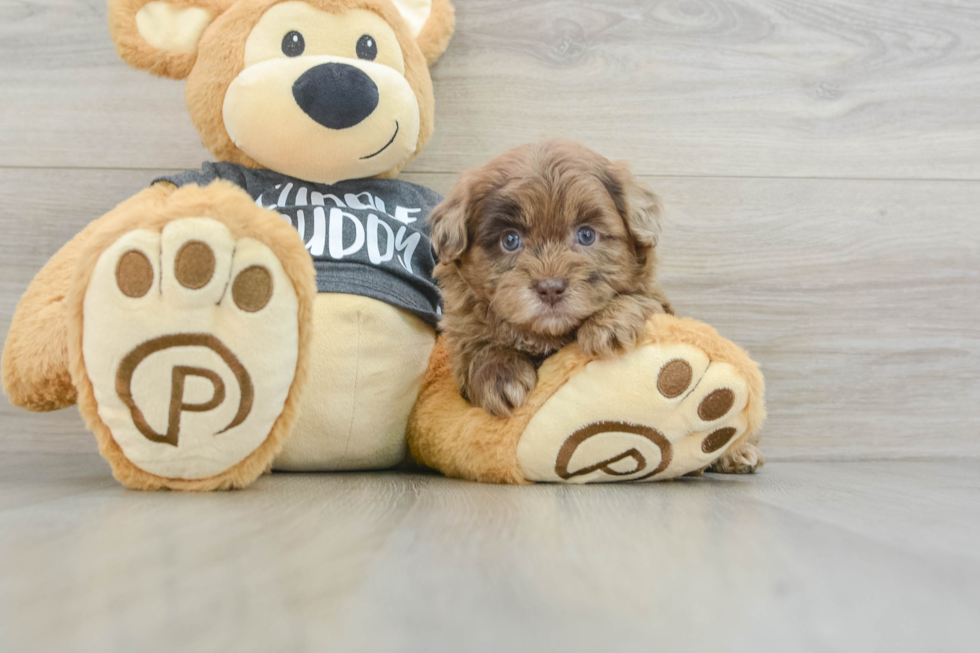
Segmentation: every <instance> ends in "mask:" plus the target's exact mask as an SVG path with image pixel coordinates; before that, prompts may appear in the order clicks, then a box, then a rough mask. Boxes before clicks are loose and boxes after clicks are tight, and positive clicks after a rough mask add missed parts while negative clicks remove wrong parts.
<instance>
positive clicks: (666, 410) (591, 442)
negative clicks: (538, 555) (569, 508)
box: [517, 342, 761, 483]
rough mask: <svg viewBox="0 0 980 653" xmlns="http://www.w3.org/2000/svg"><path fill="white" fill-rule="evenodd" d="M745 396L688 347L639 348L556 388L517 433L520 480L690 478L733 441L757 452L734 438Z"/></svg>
mask: <svg viewBox="0 0 980 653" xmlns="http://www.w3.org/2000/svg"><path fill="white" fill-rule="evenodd" d="M749 396H750V388H749V384H748V383H747V379H746V377H745V375H744V374H743V373H742V371H740V370H739V369H738V368H737V367H736V366H734V365H732V364H730V363H728V362H723V361H719V360H712V359H711V358H710V357H709V356H708V354H706V353H705V351H704V350H703V349H701V348H699V347H697V346H695V345H693V344H687V343H677V342H675V343H662V344H661V343H658V344H648V345H645V346H641V347H640V348H638V349H636V350H635V351H633V352H632V353H630V354H626V355H624V356H622V357H620V358H616V359H611V360H596V361H592V362H591V363H589V364H588V365H587V366H585V368H584V369H582V370H581V371H580V372H578V373H577V374H576V375H574V376H573V377H572V378H571V379H569V381H568V382H567V383H566V384H564V385H563V386H562V387H561V388H560V389H558V391H557V392H555V394H554V395H552V396H551V397H550V398H549V399H548V401H547V402H546V403H545V404H544V405H543V406H542V407H541V409H540V410H539V411H538V412H537V413H536V414H535V415H534V416H533V417H532V418H531V420H530V422H529V423H528V425H527V428H526V429H525V430H524V432H523V434H522V435H521V439H520V442H519V444H518V447H517V458H518V463H519V465H520V468H521V470H522V471H523V473H524V476H525V477H526V478H527V479H529V480H533V481H550V482H562V483H594V482H610V481H653V480H663V479H668V478H674V477H678V476H683V475H686V474H690V473H692V472H694V473H697V472H698V471H699V470H703V469H704V468H706V467H709V466H710V465H711V464H712V463H714V462H715V461H716V460H718V459H719V458H720V457H722V456H723V455H724V454H725V453H726V452H727V451H728V450H729V449H730V448H731V447H732V446H733V445H735V444H736V443H738V444H739V446H742V447H744V446H751V447H753V448H754V450H755V451H758V449H757V448H755V445H754V444H752V445H749V444H748V442H744V440H745V438H743V436H750V435H754V434H752V433H747V429H748V427H749V422H750V420H749V416H748V415H747V411H746V408H747V405H748V403H749ZM733 451H734V449H733ZM760 459H761V457H760ZM742 468H743V469H744V470H745V471H749V470H748V469H747V466H744V465H743V466H742Z"/></svg>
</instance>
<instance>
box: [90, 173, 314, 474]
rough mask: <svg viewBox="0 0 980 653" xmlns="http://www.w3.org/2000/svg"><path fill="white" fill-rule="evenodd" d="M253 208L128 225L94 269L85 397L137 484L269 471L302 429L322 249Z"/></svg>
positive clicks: (103, 444) (120, 464)
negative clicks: (301, 381)
mask: <svg viewBox="0 0 980 653" xmlns="http://www.w3.org/2000/svg"><path fill="white" fill-rule="evenodd" d="M193 190H194V192H196V193H198V194H200V193H202V192H203V191H202V190H200V189H193ZM246 200H247V197H246ZM239 207H240V208H241V209H242V210H244V211H245V212H246V213H247V214H251V215H246V217H245V218H244V219H241V218H238V219H233V220H228V219H221V218H220V217H218V219H215V218H212V217H206V218H201V217H191V218H176V219H171V220H165V221H164V224H160V225H156V226H157V228H153V227H151V228H139V229H135V230H132V231H128V232H125V233H122V235H120V236H119V237H118V238H116V239H115V240H114V242H111V244H109V245H108V246H107V247H106V248H105V249H104V250H103V251H102V252H101V254H99V255H98V258H97V259H96V260H95V263H94V267H93V268H92V269H91V273H90V278H89V279H88V282H87V285H86V287H85V289H84V299H83V300H82V302H81V306H82V314H81V318H80V322H81V324H80V332H79V334H78V335H79V337H80V343H79V345H80V350H81V361H80V363H81V364H82V365H83V367H82V368H80V369H79V368H76V369H75V370H73V371H74V372H75V376H76V377H82V378H81V379H79V378H76V384H79V382H81V383H80V385H81V386H84V390H86V391H87V392H83V388H80V397H82V396H83V395H85V396H87V397H88V401H87V402H82V401H80V402H79V406H80V408H81V410H82V413H83V415H85V417H86V419H87V420H88V422H89V424H90V426H91V427H92V428H93V430H94V431H95V432H96V434H97V436H99V440H100V449H101V451H102V453H103V455H104V456H106V458H107V459H108V460H109V462H110V463H111V464H112V466H113V471H114V473H115V475H116V477H117V478H118V479H119V480H120V481H121V482H123V483H124V484H125V485H128V486H130V487H135V488H140V489H157V488H162V487H168V488H174V489H195V490H196V489H215V488H224V487H241V486H243V485H245V484H247V483H249V482H251V481H252V480H253V479H254V478H255V477H256V476H258V475H259V474H261V473H262V472H263V471H265V470H266V469H268V466H269V465H270V463H271V460H272V457H273V456H274V455H275V453H276V452H277V451H278V449H279V445H280V444H281V440H282V438H283V437H284V436H285V434H286V433H288V429H289V427H290V425H291V421H292V418H293V415H292V413H295V407H294V406H293V404H294V403H295V401H296V398H295V395H296V393H298V383H297V381H298V379H297V376H298V371H299V370H300V368H301V366H300V365H299V364H298V363H299V361H300V356H301V350H302V349H303V340H304V333H303V332H304V329H305V327H304V326H303V325H302V324H301V322H302V321H303V320H304V319H307V318H308V313H309V302H310V297H309V295H311V294H312V293H311V292H310V289H309V288H306V287H305V284H306V283H308V284H310V285H312V279H311V278H309V279H307V278H306V272H308V271H309V270H308V269H307V267H306V266H308V256H306V253H305V252H304V251H303V249H302V243H301V242H300V240H299V239H298V237H296V236H295V234H293V233H292V232H291V230H287V231H283V230H279V229H278V227H282V226H285V227H287V229H288V225H285V224H284V223H283V221H281V220H279V219H278V218H276V217H275V216H274V215H273V214H271V213H268V212H266V211H263V210H261V209H258V207H256V206H255V205H254V204H251V203H250V205H241V204H240V205H239ZM256 211H258V213H257V214H256V213H255V212H256ZM250 232H251V235H254V236H255V237H254V238H253V237H250ZM277 234H278V236H277ZM257 238H261V239H262V240H258V239H257ZM277 238H279V242H276V239H277ZM270 239H271V240H270ZM263 241H264V242H263ZM297 247H298V248H299V250H298V252H297V251H296V248H297ZM274 248H276V249H279V254H278V255H277V253H276V252H275V251H273V249H274ZM283 252H289V253H290V254H291V255H293V256H294V258H295V257H300V256H302V257H304V258H305V259H307V260H306V261H304V263H305V265H304V264H303V263H297V262H296V261H284V260H283V257H282V253H283ZM285 258H287V259H288V258H290V257H288V256H287V257H285ZM284 263H285V265H284ZM290 266H291V267H292V268H293V271H292V274H290V273H288V272H287V269H286V268H287V267H290ZM310 276H312V275H310ZM297 277H298V278H297ZM304 304H305V306H304ZM287 408H289V410H287ZM285 413H289V414H285Z"/></svg>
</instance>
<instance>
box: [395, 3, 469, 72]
mask: <svg viewBox="0 0 980 653" xmlns="http://www.w3.org/2000/svg"><path fill="white" fill-rule="evenodd" d="M391 2H392V4H394V5H395V7H396V8H397V9H398V13H400V14H401V15H402V18H404V19H405V23H407V24H408V29H409V30H410V31H411V32H412V36H414V37H415V42H416V43H418V46H419V49H420V50H422V54H423V55H425V60H426V62H428V64H429V65H430V66H431V65H432V64H434V63H435V62H436V61H437V60H438V59H439V56H440V55H442V53H443V52H445V51H446V48H447V47H448V46H449V39H450V37H452V35H453V29H454V28H455V27H456V12H455V10H454V9H453V5H452V4H451V3H450V2H449V0H391Z"/></svg>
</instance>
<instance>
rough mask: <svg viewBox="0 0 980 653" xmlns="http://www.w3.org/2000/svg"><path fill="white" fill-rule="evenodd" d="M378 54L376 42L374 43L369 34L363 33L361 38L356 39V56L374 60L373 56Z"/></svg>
mask: <svg viewBox="0 0 980 653" xmlns="http://www.w3.org/2000/svg"><path fill="white" fill-rule="evenodd" d="M377 56H378V44H377V43H375V41H374V39H373V38H371V36H370V35H368V34H365V35H364V36H362V37H361V38H359V39H357V58H358V59H367V60H368V61H374V58H375V57H377Z"/></svg>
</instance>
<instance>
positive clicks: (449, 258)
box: [430, 140, 673, 416]
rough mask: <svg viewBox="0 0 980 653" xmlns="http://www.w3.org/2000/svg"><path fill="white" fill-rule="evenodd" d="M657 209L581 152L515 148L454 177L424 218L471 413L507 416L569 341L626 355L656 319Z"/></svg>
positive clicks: (648, 195) (661, 302)
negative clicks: (454, 181) (547, 360)
mask: <svg viewBox="0 0 980 653" xmlns="http://www.w3.org/2000/svg"><path fill="white" fill-rule="evenodd" d="M661 214H662V210H661V204H660V199H659V198H658V197H657V196H656V195H655V194H653V192H651V191H650V190H649V189H647V188H646V187H644V186H643V185H641V184H640V182H639V180H637V178H636V177H635V176H634V175H633V174H632V173H631V172H630V171H629V168H628V167H627V165H626V164H625V163H622V162H617V163H613V162H611V161H609V160H608V159H606V158H604V157H602V156H600V155H599V154H596V153H595V152H593V151H591V150H589V149H588V148H586V147H585V146H583V145H581V144H579V143H574V142H571V141H564V140H552V141H545V142H542V143H535V144H529V145H523V146H520V147H517V148H515V149H513V150H510V151H509V152H506V153H504V154H503V155H501V156H500V157H498V158H496V159H494V160H493V161H491V162H490V163H488V164H487V165H485V166H483V167H481V168H477V169H474V170H469V171H467V172H466V173H464V174H463V176H462V178H461V179H460V181H459V182H458V183H457V184H456V186H455V188H453V190H452V192H451V193H450V194H449V196H448V197H447V198H446V199H445V200H444V201H443V202H442V203H441V204H440V205H439V206H438V207H436V209H435V210H434V211H433V213H432V215H431V216H430V224H431V228H432V242H433V244H434V246H435V249H436V252H437V253H438V255H439V261H440V262H439V264H438V265H437V266H436V269H435V276H436V279H437V280H438V282H439V285H440V286H441V287H442V291H443V294H444V298H445V304H446V309H445V316H444V319H443V322H442V328H443V331H444V334H445V337H446V338H447V342H448V344H449V347H450V351H451V357H452V367H453V373H454V375H455V377H456V382H457V384H458V386H459V388H460V390H461V392H462V393H463V395H464V396H466V397H467V398H468V399H469V400H470V402H471V403H473V404H474V405H476V406H480V407H481V408H483V409H484V410H486V411H487V412H488V413H490V414H492V415H496V416H506V415H508V414H510V413H511V412H512V411H513V410H514V409H515V408H517V407H519V406H521V405H522V404H523V403H524V402H525V400H526V399H527V396H528V395H529V394H530V392H531V390H533V389H534V386H535V384H536V382H537V372H536V367H537V364H539V363H540V362H541V361H542V360H543V359H544V358H545V357H547V356H548V355H550V354H552V353H554V352H555V351H557V350H558V349H560V348H561V347H563V346H565V345H567V344H569V343H571V342H573V341H575V340H576V339H577V340H578V342H579V344H580V346H581V347H582V349H583V350H584V351H585V352H586V353H587V354H590V355H596V356H601V357H607V356H612V355H614V354H616V353H619V352H623V351H628V350H630V349H632V348H633V346H634V345H635V343H636V340H637V338H638V336H639V334H640V333H641V332H642V330H643V328H644V324H645V322H646V320H647V318H648V317H650V315H652V314H654V313H660V312H667V313H672V312H673V311H672V310H671V309H670V304H669V303H668V302H667V299H666V297H665V296H664V294H663V291H662V290H661V289H660V286H659V285H658V284H657V281H656V277H655V272H656V264H657V258H656V254H655V248H656V245H657V239H658V238H659V236H660V231H661Z"/></svg>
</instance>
